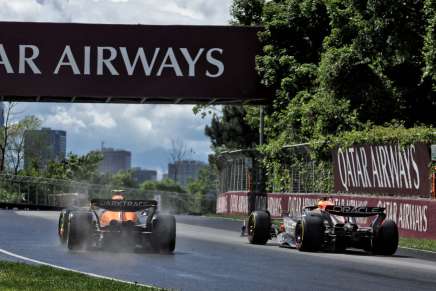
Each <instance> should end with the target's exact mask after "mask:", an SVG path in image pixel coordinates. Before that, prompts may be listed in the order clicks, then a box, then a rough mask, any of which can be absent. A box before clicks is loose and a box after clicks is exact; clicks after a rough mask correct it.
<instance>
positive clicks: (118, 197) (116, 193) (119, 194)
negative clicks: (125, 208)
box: [112, 190, 125, 200]
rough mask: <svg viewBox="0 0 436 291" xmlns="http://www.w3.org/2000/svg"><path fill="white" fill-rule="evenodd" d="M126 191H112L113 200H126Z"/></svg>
mask: <svg viewBox="0 0 436 291" xmlns="http://www.w3.org/2000/svg"><path fill="white" fill-rule="evenodd" d="M124 193H125V191H124V190H112V200H124Z"/></svg>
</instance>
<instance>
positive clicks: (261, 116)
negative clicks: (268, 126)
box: [259, 105, 264, 145]
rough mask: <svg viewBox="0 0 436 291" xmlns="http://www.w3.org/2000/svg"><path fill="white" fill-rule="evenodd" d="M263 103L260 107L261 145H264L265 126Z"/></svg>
mask: <svg viewBox="0 0 436 291" xmlns="http://www.w3.org/2000/svg"><path fill="white" fill-rule="evenodd" d="M263 108H264V107H263V105H260V109H259V145H263V128H264V125H263V123H264V115H263Z"/></svg>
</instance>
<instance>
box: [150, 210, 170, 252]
mask: <svg viewBox="0 0 436 291" xmlns="http://www.w3.org/2000/svg"><path fill="white" fill-rule="evenodd" d="M151 246H152V247H153V249H154V250H155V251H157V252H160V253H172V252H173V251H174V249H175V248H176V218H175V217H174V216H173V215H165V214H158V215H157V217H156V219H155V220H154V222H153V233H152V235H151Z"/></svg>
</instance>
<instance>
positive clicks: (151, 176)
mask: <svg viewBox="0 0 436 291" xmlns="http://www.w3.org/2000/svg"><path fill="white" fill-rule="evenodd" d="M132 177H133V180H134V181H135V182H136V183H142V182H144V181H156V180H157V171H155V170H146V169H141V168H138V167H136V168H133V169H132Z"/></svg>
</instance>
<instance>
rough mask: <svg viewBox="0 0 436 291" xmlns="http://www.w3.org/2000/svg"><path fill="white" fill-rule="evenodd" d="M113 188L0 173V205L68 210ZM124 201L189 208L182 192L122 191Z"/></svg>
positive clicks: (182, 210)
mask: <svg viewBox="0 0 436 291" xmlns="http://www.w3.org/2000/svg"><path fill="white" fill-rule="evenodd" d="M113 189H119V187H116V186H114V185H110V184H108V185H101V184H91V183H86V182H79V181H72V180H59V179H49V178H43V177H28V176H16V175H8V174H1V175H0V203H8V204H14V205H17V206H20V205H23V206H40V207H69V206H72V205H77V206H80V205H84V204H87V203H89V201H90V200H91V199H93V198H110V197H111V195H112V193H111V192H112V190H113ZM122 189H123V190H124V191H125V195H126V197H127V199H158V200H159V202H160V204H161V208H163V209H167V210H171V211H174V212H184V211H186V209H188V208H189V205H187V201H188V199H187V195H188V194H186V193H177V192H166V191H158V190H141V189H139V188H125V187H123V188H122Z"/></svg>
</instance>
